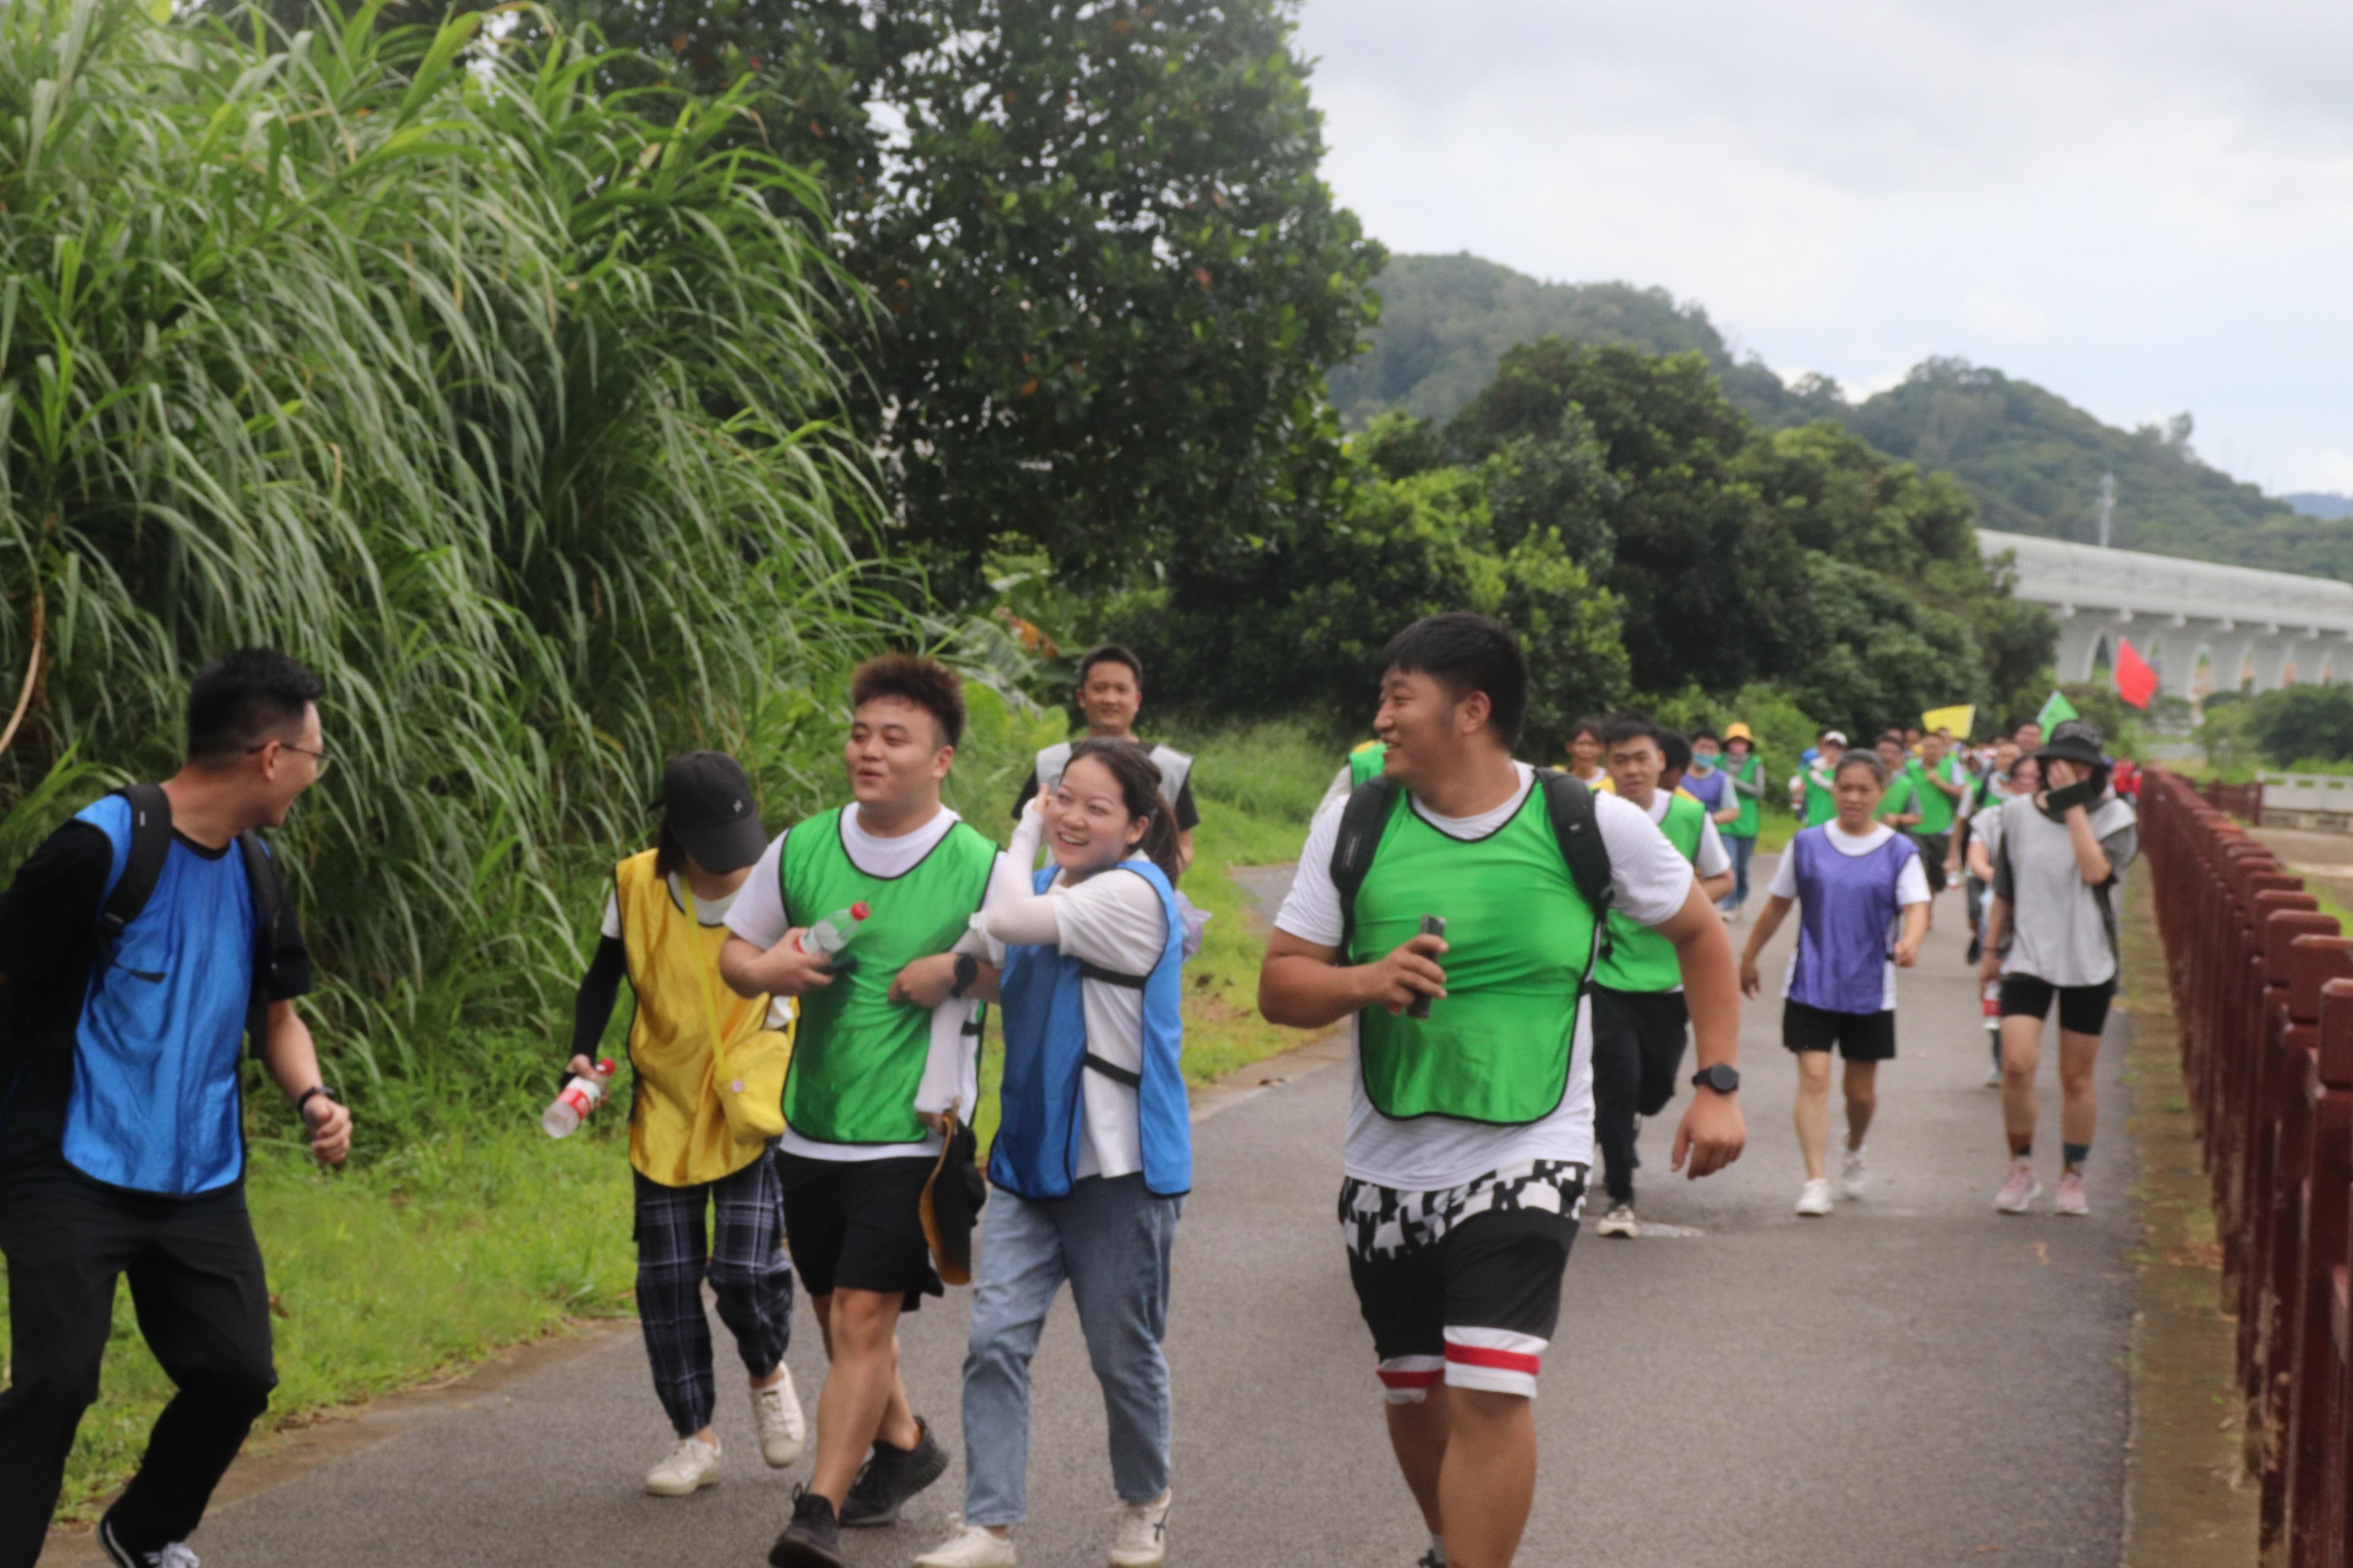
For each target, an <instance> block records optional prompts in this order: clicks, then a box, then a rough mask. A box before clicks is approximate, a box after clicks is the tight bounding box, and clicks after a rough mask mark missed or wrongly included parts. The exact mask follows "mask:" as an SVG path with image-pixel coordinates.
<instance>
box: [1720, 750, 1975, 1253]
mask: <svg viewBox="0 0 2353 1568" xmlns="http://www.w3.org/2000/svg"><path fill="white" fill-rule="evenodd" d="M1886 792H1887V765H1886V764H1885V763H1883V762H1881V761H1880V759H1879V757H1878V756H1877V755H1876V754H1875V753H1873V752H1865V751H1852V752H1846V753H1845V754H1844V755H1843V756H1841V757H1840V758H1839V759H1838V762H1837V763H1836V772H1835V773H1832V775H1831V795H1832V796H1833V797H1834V799H1835V801H1836V803H1837V815H1836V816H1833V817H1832V818H1831V820H1830V821H1828V822H1825V823H1820V824H1818V825H1816V826H1812V827H1808V828H1805V829H1802V830H1801V831H1800V832H1799V834H1798V836H1797V837H1794V838H1792V839H1790V840H1789V847H1788V850H1787V851H1786V852H1785V853H1784V854H1783V855H1782V857H1781V863H1780V865H1779V866H1778V867H1776V868H1774V871H1773V882H1772V886H1770V887H1769V888H1767V889H1766V892H1767V898H1766V900H1765V912H1764V913H1763V914H1761V915H1759V916H1758V917H1757V926H1756V929H1755V930H1754V931H1750V932H1749V933H1748V947H1747V950H1746V952H1743V953H1742V954H1741V955H1740V988H1741V990H1742V991H1743V992H1745V993H1746V994H1748V995H1751V996H1754V995H1756V994H1757V992H1758V991H1759V990H1760V989H1762V984H1761V982H1760V980H1759V977H1758V975H1757V954H1758V953H1759V952H1763V951H1764V947H1765V944H1766V943H1767V942H1770V941H1772V940H1773V933H1774V932H1775V931H1778V930H1779V929H1780V925H1781V921H1783V920H1784V919H1786V918H1787V917H1788V913H1789V906H1790V905H1792V904H1795V905H1797V906H1798V907H1799V916H1798V921H1799V924H1798V948H1797V952H1794V953H1792V954H1791V955H1790V958H1789V979H1788V987H1787V989H1786V990H1785V991H1784V992H1783V993H1782V996H1783V1001H1782V1004H1781V1043H1782V1045H1784V1046H1786V1047H1788V1049H1789V1050H1790V1052H1791V1053H1792V1054H1794V1055H1795V1056H1796V1057H1797V1058H1798V1107H1797V1122H1798V1148H1799V1152H1801V1153H1802V1154H1803V1155H1804V1156H1805V1161H1806V1184H1805V1187H1804V1188H1803V1190H1802V1191H1800V1192H1799V1194H1798V1212H1799V1214H1801V1215H1814V1216H1820V1215H1826V1214H1828V1213H1830V1212H1831V1182H1830V1171H1829V1164H1828V1160H1829V1144H1830V1124H1831V1110H1830V1104H1831V1050H1832V1048H1833V1047H1835V1048H1836V1049H1837V1051H1838V1053H1839V1054H1840V1055H1841V1056H1842V1057H1844V1058H1846V1083H1845V1089H1846V1159H1845V1163H1844V1168H1843V1172H1842V1174H1843V1177H1844V1183H1845V1187H1846V1195H1847V1196H1848V1197H1850V1198H1852V1197H1854V1196H1856V1195H1858V1194H1860V1193H1861V1192H1862V1187H1863V1182H1864V1166H1863V1155H1862V1141H1863V1138H1864V1136H1865V1134H1867V1133H1868V1132H1869V1131H1871V1119H1872V1115H1873V1112H1875V1111H1876V1110H1878V1109H1879V1064H1880V1063H1881V1062H1883V1061H1888V1060H1891V1059H1893V1058H1894V1055H1895V972H1896V970H1898V969H1908V968H1910V967H1911V966H1912V964H1913V963H1914V962H1915V960H1917V959H1918V957H1919V956H1920V941H1921V939H1922V938H1923V937H1924V936H1926V934H1927V931H1928V877H1927V873H1926V872H1925V871H1924V870H1922V869H1921V865H1920V849H1919V847H1918V846H1917V845H1915V844H1914V843H1913V842H1912V840H1911V838H1910V837H1907V836H1906V835H1905V834H1901V833H1898V832H1896V831H1895V829H1894V828H1893V827H1890V826H1888V825H1887V824H1885V823H1883V822H1881V821H1879V820H1878V816H1879V808H1880V805H1881V801H1882V798H1883V796H1884V795H1885V794H1886Z"/></svg>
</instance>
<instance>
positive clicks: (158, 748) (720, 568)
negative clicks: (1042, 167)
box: [0, 0, 906, 1114]
mask: <svg viewBox="0 0 2353 1568" xmlns="http://www.w3.org/2000/svg"><path fill="white" fill-rule="evenodd" d="M378 9H379V7H378V6H375V5H369V6H364V7H363V8H361V9H360V10H358V11H357V12H356V13H354V14H353V15H352V16H349V17H348V18H344V17H342V16H338V15H337V14H335V13H333V12H332V11H331V10H328V9H326V8H324V7H322V9H321V10H320V12H319V13H318V19H317V22H316V24H315V25H314V26H311V27H310V28H307V29H304V30H301V31H297V32H293V33H291V34H289V33H286V32H284V31H282V30H280V28H278V27H277V26H275V24H273V23H272V22H270V21H269V18H268V16H266V15H265V14H264V13H263V12H261V11H260V10H259V9H248V10H245V11H242V12H237V13H233V14H231V15H229V16H225V17H224V16H202V15H192V16H184V17H181V18H179V19H174V18H173V16H172V7H171V6H170V5H168V4H161V3H158V4H155V5H133V4H129V3H126V0H14V3H13V4H10V5H0V455H4V456H5V463H0V671H5V672H7V673H0V711H5V710H6V708H7V707H8V706H9V705H10V703H11V702H12V701H13V700H14V699H15V696H16V680H17V679H18V675H19V674H20V673H21V672H22V671H24V670H25V669H26V668H27V667H28V661H30V660H34V659H37V668H38V671H39V679H38V684H37V688H36V689H35V691H34V694H33V700H32V701H31V705H30V712H29V715H28V718H27V721H26V724H25V726H24V728H23V730H22V731H21V732H20V733H18V734H17V736H16V739H15V741H14V742H13V744H12V745H11V747H10V749H9V750H8V751H7V752H6V754H5V756H0V802H17V803H24V802H28V801H29V802H32V803H34V804H33V805H32V806H31V808H30V813H31V816H32V817H42V816H54V814H55V811H56V810H59V809H63V808H65V807H67V806H69V805H71V804H72V803H73V801H74V800H76V799H79V798H86V797H87V796H88V795H90V793H92V792H93V791H94V789H95V787H96V786H97V782H98V781H97V780H95V779H94V778H90V777H86V776H83V775H78V774H74V773H62V774H60V773H59V771H58V770H59V769H60V766H61V764H62V766H63V767H65V768H67V769H71V768H76V767H79V768H90V767H93V766H100V765H102V766H104V767H105V768H107V769H108V770H110V776H111V777H118V778H119V777H122V776H128V775H132V774H147V775H151V776H152V775H155V774H159V773H164V772H167V771H168V770H169V769H170V767H171V766H172V765H173V763H174V754H175V752H176V743H177V731H178V710H179V705H180V702H181V701H182V700H183V694H184V693H185V684H186V680H187V678H188V676H189V675H190V673H191V672H192V670H193V668H194V667H195V664H197V663H198V662H200V661H201V660H202V658H204V657H205V656H206V655H207V654H209V653H211V652H213V651H216V650H217V649H219V648H221V647H225V646H228V645H233V644H239V643H249V642H265V643H270V644H274V645H277V646H279V647H284V648H285V649H287V650H288V651H289V652H290V653H292V654H294V655H295V656H297V657H299V658H302V659H303V660H305V661H306V662H307V663H309V664H311V666H312V667H313V668H317V669H318V670H320V671H321V673H322V675H324V676H325V678H326V679H327V682H328V692H329V695H328V699H327V701H326V703H325V705H324V706H325V716H326V720H327V746H328V748H329V750H330V751H331V752H332V754H333V755H334V757H335V759H336V763H337V765H336V768H335V770H334V772H333V773H332V775H331V776H330V777H329V778H328V779H327V780H326V781H325V782H324V783H323V784H322V785H321V786H320V787H319V788H318V789H316V790H314V791H313V792H312V794H311V795H310V796H309V797H307V798H306V800H305V802H304V803H303V805H301V807H300V808H299V810H298V813H297V815H296V817H295V819H294V821H293V822H292V823H291V824H290V826H289V827H288V828H287V829H286V830H285V832H284V833H283V834H281V835H280V859H281V863H283V864H285V865H286V866H287V867H288V868H289V869H290V873H291V879H292V881H293V883H294V891H295V896H296V898H297V900H299V906H300V908H301V912H302V915H303V918H304V921H305V925H306V928H307V930H308V932H309V934H310V937H311V942H312V944H313V947H314V949H315V950H316V951H317V952H318V953H319V955H320V957H321V959H322V965H323V968H324V970H325V973H326V975H327V984H326V987H325V990H324V992H323V993H322V996H321V998H320V1002H319V1005H320V1007H321V1009H322V1011H323V1013H324V1015H325V1017H326V1022H327V1025H328V1026H327V1027H326V1028H325V1029H323V1030H322V1039H323V1040H324V1042H325V1043H326V1044H327V1046H328V1047H329V1049H330V1051H331V1053H332V1054H339V1055H340V1056H341V1058H342V1061H341V1068H342V1074H343V1077H344V1078H345V1079H348V1080H354V1081H353V1083H352V1087H355V1088H359V1089H363V1090H366V1089H371V1088H373V1089H375V1091H376V1092H377V1094H378V1095H379V1097H380V1104H381V1106H382V1108H383V1109H384V1110H387V1111H389V1112H393V1113H395V1114H399V1113H402V1112H403V1111H404V1109H405V1107H406V1104H407V1100H404V1096H406V1097H407V1099H408V1100H416V1101H418V1102H426V1101H440V1100H446V1099H448V1097H449V1096H450V1095H451V1094H453V1093H455V1092H458V1091H459V1089H461V1087H462V1085H463V1083H464V1081H465V1075H466V1073H467V1072H468V1071H470V1069H471V1068H473V1067H474V1066H476V1065H479V1064H477V1063H475V1062H474V1061H472V1060H471V1053H474V1052H475V1051H477V1050H478V1049H479V1048H480V1047H477V1046H476V1045H474V1044H473V1042H477V1041H485V1040H492V1039H495V1038H496V1037H497V1036H498V1032H499V1031H500V1030H501V1028H505V1029H512V1028H515V1027H521V1026H527V1025H529V1024H531V1023H532V1022H533V1021H534V1020H538V1019H543V1018H545V1017H547V1016H550V1015H551V1014H553V1013H554V1012H556V1011H558V1010H560V1007H561V1001H562V996H563V994H564V992H565V987H566V986H568V984H569V981H570V979H571V977H572V975H573V973H575V971H574V965H575V962H576V958H577V952H576V949H575V945H574V941H573V932H574V931H575V927H576V925H577V923H578V921H577V917H578V914H579V911H578V910H577V909H576V907H575V904H576V900H575V898H574V896H573V895H574V893H575V890H576V889H577V888H578V887H579V886H580V885H581V880H582V878H583V877H584V875H586V874H589V872H590V870H591V868H593V867H595V866H596V865H597V864H600V863H602V864H609V860H610V858H611V854H612V851H613V848H614V847H615V846H617V845H622V844H627V843H630V842H634V841H638V840H640V839H641V838H642V837H643V835H644V833H645V829H646V826H647V819H646V816H645V802H646V800H647V798H648V796H649V794H650V791H651V787H652V784H653V782H654V780H655V779H656V777H657V776H658V773H659V766H660V761H661V758H662V757H663V756H664V755H665V754H666V753H667V752H670V751H671V750H674V749H677V748H679V747H680V746H681V745H685V744H697V743H700V744H711V745H719V746H724V747H728V748H731V749H733V750H736V751H737V752H739V753H744V754H747V755H752V756H755V757H758V758H762V759H765V761H766V763H767V764H768V773H767V776H765V777H764V778H763V781H762V783H763V787H764V790H765V791H766V792H767V793H768V794H770V795H771V796H772V799H771V801H770V802H769V805H770V806H771V810H772V813H773V812H774V811H775V810H776V809H777V808H778V807H779V806H781V805H783V804H784V800H783V799H782V798H776V797H793V798H795V799H798V798H800V797H805V796H807V795H808V794H809V793H810V791H811V790H812V789H814V787H815V778H816V773H817V770H818V763H816V762H814V761H812V760H811V759H813V758H816V757H818V756H820V755H821V754H822V752H823V751H825V750H826V749H828V748H829V745H830V743H831V737H830V734H829V733H828V731H830V729H831V724H832V721H831V719H830V714H831V712H832V711H833V710H834V709H835V707H836V705H837V703H838V700H839V689H840V676H841V672H842V670H843V669H844V668H845V666H846V665H847V663H848V662H849V660H850V659H851V658H853V657H855V656H856V655H857V654H859V653H860V652H862V651H866V650H867V649H869V648H871V647H872V646H874V644H875V643H876V642H877V641H878V639H879V637H880V636H881V630H882V628H883V627H884V626H886V625H888V624H891V623H892V622H896V623H897V624H899V625H902V626H903V625H905V624H906V622H905V620H904V617H903V614H902V611H901V609H900V607H899V606H898V605H896V604H895V603H893V602H892V599H891V598H890V596H889V595H888V593H887V592H886V589H887V586H888V585H887V584H885V583H883V582H882V581H881V580H880V579H877V578H875V577H873V576H871V574H869V573H868V572H867V571H865V570H862V569H861V567H860V564H859V562H860V557H861V554H862V555H864V556H866V557H867V558H869V559H871V557H872V555H873V554H874V550H873V547H872V542H871V539H870V538H868V537H867V534H868V531H869V529H870V527H871V521H872V518H873V509H872V500H871V490H870V489H869V486H868V483H867V478H866V467H865V458H864V455H863V453H862V452H861V451H860V449H859V447H857V445H856V444H855V443H854V442H853V441H852V440H850V439H849V437H848V436H847V434H846V433H845V431H844V430H843V429H842V428H841V426H839V423H838V422H837V420H836V411H837V409H838V407H839V403H840V398H841V392H842V387H843V384H844V380H845V377H846V375H847V374H850V372H849V368H848V367H845V366H843V365H842V364H839V363H836V361H835V360H834V359H833V357H832V356H831V354H830V353H829V351H828V347H827V344H828V336H829V331H830V329H831V326H832V324H833V323H831V322H830V321H828V317H827V312H828V310H836V309H839V307H838V306H836V305H833V304H829V303H828V301H838V300H844V299H855V298H856V294H855V290H854V289H848V288H845V287H844V284H843V280H842V279H840V278H839V276H837V275H835V274H834V272H833V268H832V264H831V262H830V261H829V260H828V258H827V257H826V256H825V254H824V253H823V251H822V250H821V249H820V248H819V247H818V246H817V244H816V243H815V242H813V241H812V239H811V238H810V237H809V236H810V235H811V234H812V233H821V232H822V231H823V228H824V225H823V224H822V222H819V223H816V224H809V223H804V222H797V221H794V220H793V219H791V218H789V217H787V216H783V215H785V214H787V213H790V212H794V211H798V212H800V213H803V214H805V215H806V214H816V215H818V216H820V217H821V215H822V209H823V204H822V196H821V193H820V192H819V190H818V187H817V185H816V184H815V183H814V182H813V180H812V178H811V177H810V176H809V175H808V174H807V173H805V172H804V171H802V170H799V169H797V168H794V167H790V166H787V165H786V164H784V163H780V162H778V161H776V160H775V159H773V158H770V157H766V156H765V155H763V154H762V153H758V152H757V151H754V150H752V149H750V148H748V147H745V146H741V145H725V146H723V145H722V142H723V137H724V132H726V131H727V130H728V129H729V127H730V126H731V125H732V124H733V123H734V122H735V121H736V120H737V118H738V116H740V115H742V114H743V113H744V107H743V105H742V104H741V103H740V102H738V101H737V100H734V99H732V98H727V97H723V98H720V99H718V100H690V99H687V98H684V97H681V96H678V95H674V94H671V93H669V92H667V91H664V90H659V89H655V90H647V91H638V92H632V93H627V94H612V95H603V94H600V92H599V89H598V88H597V86H596V74H597V73H596V65H597V58H598V57H597V56H596V54H594V53H593V52H592V51H591V50H590V49H589V48H587V47H583V46H582V45H581V44H580V43H578V42H575V41H573V40H569V39H566V38H565V37H561V36H558V37H554V38H553V39H552V40H550V39H544V38H543V39H539V40H537V41H533V42H529V43H526V42H522V41H518V40H503V39H500V38H496V37H492V36H491V34H490V33H488V32H486V31H485V30H484V27H483V25H482V24H483V18H482V16H480V15H469V16H456V17H453V18H451V19H450V20H448V22H446V23H444V24H442V25H441V26H438V27H427V28H414V27H387V26H384V25H383V23H382V19H381V18H380V17H379V16H378V15H377V12H378ZM861 546H862V547H863V548H862V549H861ZM36 637H38V641H39V647H38V648H37V649H36V648H35V647H33V644H34V642H35V639H36ZM69 756H70V757H72V758H75V759H78V761H74V762H67V761H66V759H68V758H69ZM61 778H62V780H63V782H62V783H60V782H59V781H60V779H61ZM44 781H47V790H48V794H47V795H42V794H41V793H39V792H40V791H41V789H42V788H43V785H44ZM32 826H35V824H34V823H33V822H32V821H31V820H30V819H29V818H28V817H27V816H26V815H25V814H22V813H20V814H19V815H18V816H14V817H12V818H10V821H9V828H10V831H11V835H12V837H23V836H24V834H25V833H26V832H28V831H30V829H31V827H32ZM403 1086H406V1087H405V1088H404V1087H403Z"/></svg>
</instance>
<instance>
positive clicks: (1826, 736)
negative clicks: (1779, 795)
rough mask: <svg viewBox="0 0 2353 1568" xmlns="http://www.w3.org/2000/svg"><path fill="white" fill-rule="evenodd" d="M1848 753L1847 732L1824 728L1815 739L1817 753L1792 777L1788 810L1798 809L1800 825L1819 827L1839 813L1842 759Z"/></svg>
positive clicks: (1815, 751)
mask: <svg viewBox="0 0 2353 1568" xmlns="http://www.w3.org/2000/svg"><path fill="white" fill-rule="evenodd" d="M1844 755H1846V735H1845V733H1844V732H1843V731H1838V730H1825V731H1822V732H1821V734H1820V736H1819V737H1817V738H1816V740H1815V742H1814V756H1813V759H1812V760H1811V761H1810V762H1805V763H1803V765H1802V766H1800V767H1799V770H1798V773H1797V775H1796V776H1795V777H1793V778H1792V779H1790V780H1789V809H1790V810H1792V811H1794V812H1796V813H1797V814H1798V816H1799V818H1800V822H1801V826H1807V827H1820V826H1821V825H1822V824H1823V823H1825V822H1828V821H1830V820H1831V818H1832V817H1834V816H1837V815H1838V788H1837V785H1836V783H1835V781H1836V779H1837V778H1838V763H1839V759H1840V758H1841V757H1842V756H1844Z"/></svg>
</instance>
